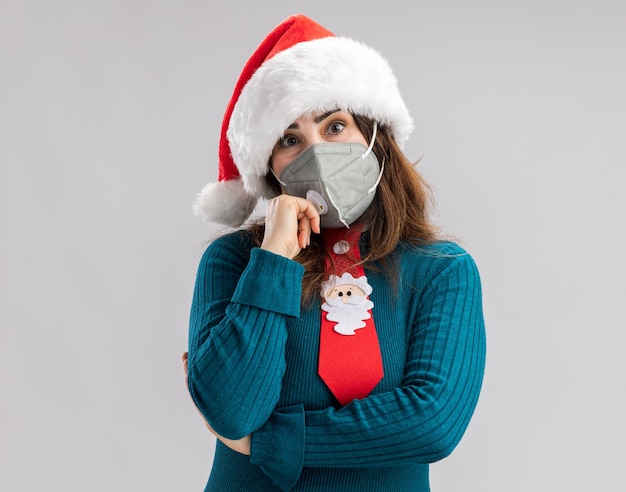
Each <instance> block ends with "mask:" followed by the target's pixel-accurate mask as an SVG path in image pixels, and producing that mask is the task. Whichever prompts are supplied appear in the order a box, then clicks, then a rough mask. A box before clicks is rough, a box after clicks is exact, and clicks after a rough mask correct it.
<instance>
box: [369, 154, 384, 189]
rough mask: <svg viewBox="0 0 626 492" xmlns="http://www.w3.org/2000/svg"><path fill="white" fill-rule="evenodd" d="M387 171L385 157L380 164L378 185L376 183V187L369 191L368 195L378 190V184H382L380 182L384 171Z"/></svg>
mask: <svg viewBox="0 0 626 492" xmlns="http://www.w3.org/2000/svg"><path fill="white" fill-rule="evenodd" d="M384 170H385V158H384V157H383V162H381V164H380V173H379V174H378V179H377V180H376V183H374V186H372V187H371V188H370V189H369V190H367V194H368V195H369V194H370V193H371V192H372V191H375V190H376V188H377V187H378V184H379V183H380V180H381V179H382V177H383V171H384Z"/></svg>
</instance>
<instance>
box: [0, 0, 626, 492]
mask: <svg viewBox="0 0 626 492" xmlns="http://www.w3.org/2000/svg"><path fill="white" fill-rule="evenodd" d="M296 12H303V13H306V14H308V15H310V16H311V17H313V18H314V19H316V20H317V21H318V22H320V23H321V24H323V25H325V26H326V27H328V28H329V29H331V30H333V31H334V32H336V33H338V34H342V35H347V36H350V37H353V38H356V39H358V40H361V41H364V42H366V43H367V44H369V45H372V46H374V47H376V48H377V49H378V50H379V51H380V52H381V53H382V54H383V55H384V56H385V57H386V58H387V59H388V60H389V61H390V63H391V65H392V67H394V70H395V72H396V75H397V76H398V79H399V81H400V87H401V91H402V93H403V95H404V97H405V100H406V103H407V105H408V107H409V109H410V111H411V113H412V115H413V117H414V119H415V122H416V130H415V132H414V134H413V136H412V139H411V141H410V143H409V144H408V146H407V147H406V149H405V150H406V153H407V155H408V156H409V157H410V158H412V159H418V158H420V157H421V158H422V161H421V164H420V168H421V170H422V172H424V173H425V174H426V175H427V176H428V177H429V179H430V181H431V183H432V184H433V186H434V189H435V192H436V197H437V203H438V209H437V210H438V213H437V220H438V221H439V222H440V223H441V224H442V225H443V226H444V227H445V229H446V231H447V232H448V233H450V234H453V235H454V236H455V237H458V238H459V240H460V241H461V243H462V244H463V245H464V246H465V247H466V248H468V249H469V250H470V252H471V253H472V254H473V256H474V257H475V259H476V261H477V262H478V265H479V267H480V270H481V274H482V278H483V284H484V299H485V302H484V307H485V315H486V320H487V330H488V342H489V343H488V364H487V372H486V376H485V383H484V388H483V393H482V396H481V400H480V402H479V405H478V408H477V411H476V413H475V417H474V419H473V421H472V423H471V425H470V428H469V430H468V432H467V434H466V436H465V439H464V440H463V441H462V443H461V444H460V445H459V447H458V448H457V450H456V451H455V453H454V454H453V455H452V456H451V457H450V458H448V459H447V460H445V461H443V462H442V463H439V464H436V465H434V466H433V467H432V472H431V474H432V485H433V490H434V491H436V492H444V491H445V492H448V491H459V490H468V491H481V492H484V491H488V492H491V491H493V492H502V491H507V492H513V491H524V492H525V491H530V490H532V491H568V492H571V491H588V490H594V491H601V490H602V491H604V490H611V491H612V490H621V489H622V488H623V487H624V486H625V480H624V478H623V477H624V473H623V461H624V456H625V455H624V442H625V437H626V424H625V422H626V419H625V418H624V408H625V405H624V403H625V402H624V400H625V398H624V391H625V390H624V383H623V378H624V374H626V353H625V352H626V350H625V348H624V346H625V342H626V337H625V335H624V331H625V328H626V323H625V322H624V307H625V306H624V305H625V301H626V296H625V294H626V281H625V278H626V267H625V264H626V262H625V261H624V253H625V252H626V198H625V195H626V193H625V189H626V116H625V115H626V97H625V95H624V94H625V88H626V63H625V60H626V29H624V19H626V7H624V3H623V2H621V1H618V0H615V1H610V0H574V1H565V0H562V1H557V0H541V1H540V0H512V1H497V0H492V1H486V0H475V1H472V2H465V1H461V0H458V1H454V2H452V1H445V0H444V1H415V2H380V1H376V2H368V1H363V0H359V1H354V2H337V1H335V2H325V1H316V2H297V1H293V0H292V1H287V0H285V1H277V0H272V1H264V2H252V1H251V2H249V3H245V2H236V1H229V2H209V1H185V0H178V1H171V2H168V1H165V0H150V1H148V0H142V1H129V0H117V1H113V0H111V1H104V0H91V1H89V0H86V1H84V0H74V1H71V0H55V1H47V0H31V1H28V0H1V1H0V50H1V51H0V70H1V74H0V164H1V167H0V206H1V210H0V220H1V223H0V227H1V228H0V235H1V236H0V241H1V242H0V325H1V326H0V337H1V338H0V385H1V388H0V490H2V491H8V492H14V491H20V492H21V491H33V490H46V491H59V492H66V491H71V492H74V491H76V492H79V491H80V492H82V491H92V492H98V491H112V490H116V491H135V490H142V491H143V490H151V491H164V492H170V491H174V490H177V491H178V490H180V491H198V490H202V488H203V486H204V483H205V481H206V478H207V476H208V472H209V469H210V461H211V456H212V449H213V439H212V438H211V437H210V436H209V434H208V433H207V432H206V431H205V430H204V428H203V426H202V424H201V422H200V420H199V418H198V417H197V415H196V413H195V410H194V409H193V407H192V404H191V401H190V400H189V398H188V396H187V395H186V390H185V387H184V383H183V375H182V369H181V364H180V355H181V353H182V352H183V351H184V350H185V347H186V337H187V320H188V312H189V306H190V300H191V293H192V288H193V282H194V277H195V269H196V265H197V262H198V260H199V256H200V254H201V252H202V251H203V249H204V247H205V243H206V241H207V240H208V239H209V237H210V234H211V232H213V230H212V229H211V228H210V227H209V226H207V225H206V224H204V223H202V222H201V221H200V220H198V219H195V218H194V217H193V216H192V214H191V202H192V200H193V198H194V196H195V194H196V193H197V192H198V191H199V190H200V189H201V188H202V186H203V185H204V184H205V183H207V182H209V181H213V180H215V179H216V168H217V142H218V135H219V128H220V124H221V118H222V114H223V111H224V108H225V106H226V103H227V101H228V99H229V98H230V95H231V92H232V90H233V88H234V85H235V81H236V79H237V77H238V75H239V72H240V70H241V68H242V67H243V64H244V62H245V61H246V59H247V58H248V56H249V55H250V54H251V53H252V51H253V49H254V48H255V46H256V45H257V44H258V43H259V42H260V41H261V39H262V38H263V37H264V36H265V34H267V33H268V32H269V31H270V30H271V29H272V28H273V27H274V26H275V25H276V24H277V23H278V22H280V21H281V20H282V19H283V18H285V17H287V16H288V15H290V14H293V13H296Z"/></svg>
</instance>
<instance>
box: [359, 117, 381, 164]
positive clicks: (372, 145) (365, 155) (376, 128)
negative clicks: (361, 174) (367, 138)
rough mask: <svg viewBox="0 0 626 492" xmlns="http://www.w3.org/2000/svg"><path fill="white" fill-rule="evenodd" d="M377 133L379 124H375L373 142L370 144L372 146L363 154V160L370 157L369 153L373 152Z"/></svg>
mask: <svg viewBox="0 0 626 492" xmlns="http://www.w3.org/2000/svg"><path fill="white" fill-rule="evenodd" d="M377 131H378V123H376V122H374V131H373V132H372V140H371V142H370V146H369V147H368V148H367V150H366V151H365V152H364V153H363V155H362V156H361V159H365V158H366V157H367V156H368V155H369V153H370V152H371V151H372V148H374V140H376V132H377Z"/></svg>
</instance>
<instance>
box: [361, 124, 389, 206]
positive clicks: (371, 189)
mask: <svg viewBox="0 0 626 492" xmlns="http://www.w3.org/2000/svg"><path fill="white" fill-rule="evenodd" d="M377 131H378V123H376V122H374V130H373V132H372V140H371V142H370V146H369V147H368V148H367V150H366V151H365V152H364V153H363V155H362V156H361V159H365V158H366V157H367V156H368V155H369V153H370V152H371V151H372V149H373V148H374V141H375V140H376V132H377ZM384 169H385V158H384V157H383V162H382V163H381V164H380V173H378V179H377V180H376V183H374V185H373V186H372V187H371V188H370V189H369V190H367V194H368V195H369V194H370V193H372V192H373V191H375V190H376V188H377V187H378V184H379V183H380V180H381V179H382V177H383V171H384Z"/></svg>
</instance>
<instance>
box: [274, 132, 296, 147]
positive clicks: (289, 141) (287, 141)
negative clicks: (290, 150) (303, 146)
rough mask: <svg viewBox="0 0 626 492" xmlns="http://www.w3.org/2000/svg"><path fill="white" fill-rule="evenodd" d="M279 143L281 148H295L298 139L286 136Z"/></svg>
mask: <svg viewBox="0 0 626 492" xmlns="http://www.w3.org/2000/svg"><path fill="white" fill-rule="evenodd" d="M278 143H279V144H280V146H281V147H293V146H294V145H296V144H297V143H298V139H297V138H296V137H294V136H293V135H285V136H284V137H282V138H281V139H280V141H279V142H278Z"/></svg>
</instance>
